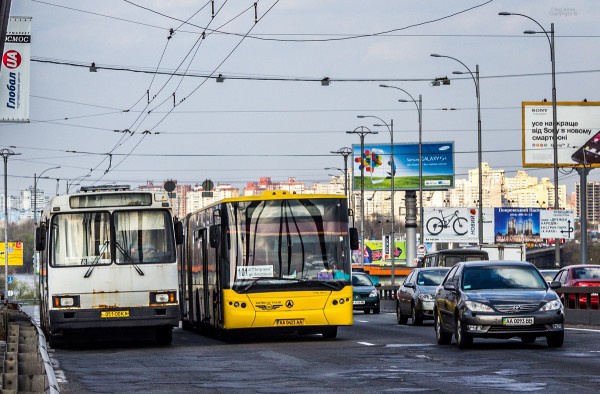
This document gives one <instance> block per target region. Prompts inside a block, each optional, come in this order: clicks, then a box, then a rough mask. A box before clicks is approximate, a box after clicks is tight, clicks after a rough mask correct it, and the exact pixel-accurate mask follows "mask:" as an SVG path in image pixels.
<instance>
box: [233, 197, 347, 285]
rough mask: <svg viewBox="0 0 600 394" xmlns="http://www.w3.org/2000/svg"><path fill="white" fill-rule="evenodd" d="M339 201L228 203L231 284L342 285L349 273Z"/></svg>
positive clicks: (344, 217)
mask: <svg viewBox="0 0 600 394" xmlns="http://www.w3.org/2000/svg"><path fill="white" fill-rule="evenodd" d="M343 205H344V204H342V201H341V200H337V199H297V200H267V201H250V202H237V203H232V204H228V205H227V207H228V211H227V215H225V216H226V217H225V218H223V219H225V220H226V221H227V223H226V224H227V230H228V233H227V235H228V237H227V238H228V243H229V247H230V248H231V251H232V253H231V254H230V256H231V261H230V270H229V273H230V278H229V282H230V283H229V285H230V287H231V288H233V289H235V290H241V291H247V290H248V289H249V288H250V287H252V288H255V289H256V288H266V287H269V288H270V287H278V286H279V287H280V286H290V285H293V286H305V285H307V284H312V285H315V284H316V285H318V286H320V287H324V288H330V287H331V285H332V284H335V285H336V286H337V285H339V286H343V285H344V284H345V283H347V282H348V281H349V279H350V264H349V260H348V253H347V250H348V248H349V243H348V216H347V210H346V208H345V207H344V206H343ZM327 283H329V284H327Z"/></svg>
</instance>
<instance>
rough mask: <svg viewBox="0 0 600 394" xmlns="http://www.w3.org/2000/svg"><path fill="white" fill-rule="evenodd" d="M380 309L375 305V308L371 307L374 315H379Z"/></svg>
mask: <svg viewBox="0 0 600 394" xmlns="http://www.w3.org/2000/svg"><path fill="white" fill-rule="evenodd" d="M380 311H381V310H380V309H379V307H377V308H373V314H374V315H379V312H380Z"/></svg>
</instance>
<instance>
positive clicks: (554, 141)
mask: <svg viewBox="0 0 600 394" xmlns="http://www.w3.org/2000/svg"><path fill="white" fill-rule="evenodd" d="M498 15H501V16H510V15H514V16H522V17H523V18H527V19H529V20H530V21H532V22H534V23H535V24H536V25H538V26H539V27H540V29H542V31H541V32H536V31H532V30H526V31H524V32H523V33H524V34H537V33H544V34H545V35H546V38H547V39H548V44H550V62H551V63H552V153H553V156H554V164H553V167H554V168H553V169H554V209H560V206H559V202H560V201H559V199H558V130H557V128H556V67H555V48H554V23H551V24H550V35H548V31H547V30H546V29H544V27H543V26H542V25H540V24H539V22H538V21H536V20H535V19H533V18H532V17H530V16H527V15H523V14H517V13H513V12H499V13H498ZM584 193H585V192H584ZM582 220H585V217H584V219H582ZM555 241H556V240H555ZM582 241H583V240H582ZM586 243H587V238H586ZM583 246H584V245H583V242H582V248H583ZM586 246H587V245H586ZM582 250H583V249H582ZM554 266H555V267H557V268H558V267H560V243H559V242H554Z"/></svg>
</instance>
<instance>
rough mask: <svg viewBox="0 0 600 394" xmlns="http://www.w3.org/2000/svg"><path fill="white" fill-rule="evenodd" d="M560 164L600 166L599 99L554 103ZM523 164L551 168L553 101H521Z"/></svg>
mask: <svg viewBox="0 0 600 394" xmlns="http://www.w3.org/2000/svg"><path fill="white" fill-rule="evenodd" d="M556 119H557V122H556V123H557V125H556V128H557V148H556V153H557V155H556V156H557V160H558V166H559V167H578V166H582V165H585V166H586V167H588V168H589V167H600V133H599V132H600V102H557V103H556ZM522 121H523V124H522V126H523V167H553V166H554V147H553V143H552V140H553V121H552V103H548V102H523V103H522Z"/></svg>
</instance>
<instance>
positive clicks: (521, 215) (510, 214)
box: [494, 208, 542, 244]
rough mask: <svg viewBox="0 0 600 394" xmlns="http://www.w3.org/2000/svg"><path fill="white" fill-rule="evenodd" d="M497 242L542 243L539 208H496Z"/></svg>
mask: <svg viewBox="0 0 600 394" xmlns="http://www.w3.org/2000/svg"><path fill="white" fill-rule="evenodd" d="M494 234H495V238H496V239H495V241H496V243H512V244H517V243H528V242H531V243H541V242H542V237H541V235H540V209H539V208H496V209H495V210H494Z"/></svg>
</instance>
